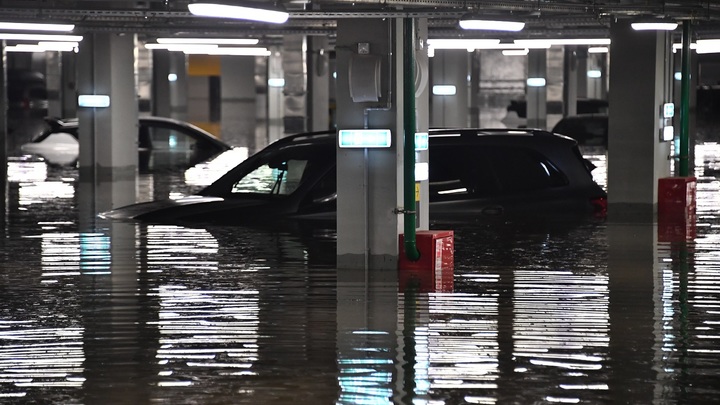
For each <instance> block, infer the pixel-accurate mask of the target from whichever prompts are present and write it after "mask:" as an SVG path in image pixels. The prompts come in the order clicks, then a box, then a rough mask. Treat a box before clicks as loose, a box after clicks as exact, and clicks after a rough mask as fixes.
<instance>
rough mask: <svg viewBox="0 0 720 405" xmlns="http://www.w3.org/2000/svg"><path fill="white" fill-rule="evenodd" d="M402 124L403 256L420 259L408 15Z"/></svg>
mask: <svg viewBox="0 0 720 405" xmlns="http://www.w3.org/2000/svg"><path fill="white" fill-rule="evenodd" d="M403 101H404V104H403V105H404V109H403V121H404V122H403V127H404V128H405V137H404V151H403V161H404V165H403V168H404V173H403V179H404V182H403V187H404V193H403V197H404V201H403V202H404V213H405V214H404V216H405V236H404V245H405V256H407V258H408V259H409V260H411V261H416V260H418V259H419V258H420V252H418V250H417V242H416V232H415V222H416V221H415V215H416V214H417V213H416V211H415V128H416V124H415V24H414V20H413V19H412V18H405V19H404V20H403Z"/></svg>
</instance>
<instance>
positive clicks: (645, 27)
mask: <svg viewBox="0 0 720 405" xmlns="http://www.w3.org/2000/svg"><path fill="white" fill-rule="evenodd" d="M630 26H631V27H632V29H634V30H635V31H673V30H675V28H677V27H678V23H676V22H674V21H668V20H663V19H655V20H647V21H637V22H634V23H631V24H630Z"/></svg>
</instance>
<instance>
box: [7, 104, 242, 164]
mask: <svg viewBox="0 0 720 405" xmlns="http://www.w3.org/2000/svg"><path fill="white" fill-rule="evenodd" d="M137 128H138V139H137V144H138V159H139V163H138V167H139V169H140V171H141V172H144V171H157V170H163V169H174V168H188V167H191V166H193V165H195V164H197V163H200V162H203V161H206V160H208V159H210V158H212V157H213V156H215V155H218V154H219V153H222V152H224V151H227V150H229V149H231V146H230V145H228V144H226V143H225V142H223V141H222V140H220V139H218V138H217V137H215V136H214V135H212V134H211V133H209V132H207V131H205V130H203V129H201V128H199V127H197V126H195V125H192V124H190V123H187V122H184V121H179V120H175V119H171V118H165V117H140V118H139V121H138V124H137ZM21 150H22V151H23V152H25V153H32V154H35V155H38V156H41V157H43V158H44V159H46V160H47V162H48V163H50V164H56V165H74V164H75V163H76V161H77V158H78V152H79V142H78V120H77V118H71V119H58V118H46V119H45V126H44V128H43V129H42V130H41V131H40V133H39V134H37V135H36V136H35V138H34V139H33V140H32V141H31V142H29V143H26V144H23V145H22V146H21Z"/></svg>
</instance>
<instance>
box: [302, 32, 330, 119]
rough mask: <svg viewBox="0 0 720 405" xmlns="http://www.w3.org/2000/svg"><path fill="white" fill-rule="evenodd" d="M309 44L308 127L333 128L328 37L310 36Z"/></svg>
mask: <svg viewBox="0 0 720 405" xmlns="http://www.w3.org/2000/svg"><path fill="white" fill-rule="evenodd" d="M307 44H308V55H307V58H306V59H307V83H308V84H307V88H308V95H307V101H308V103H307V110H308V111H307V117H308V122H307V129H308V131H323V130H326V129H329V128H331V123H330V66H329V53H328V47H329V46H328V38H327V37H324V36H312V37H308V39H307Z"/></svg>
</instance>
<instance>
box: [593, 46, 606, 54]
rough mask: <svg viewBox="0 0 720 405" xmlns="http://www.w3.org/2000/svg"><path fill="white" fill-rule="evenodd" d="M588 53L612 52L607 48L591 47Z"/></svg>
mask: <svg viewBox="0 0 720 405" xmlns="http://www.w3.org/2000/svg"><path fill="white" fill-rule="evenodd" d="M587 51H588V53H608V52H609V51H610V50H609V49H608V47H607V46H591V47H589V48H588V50H587Z"/></svg>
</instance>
